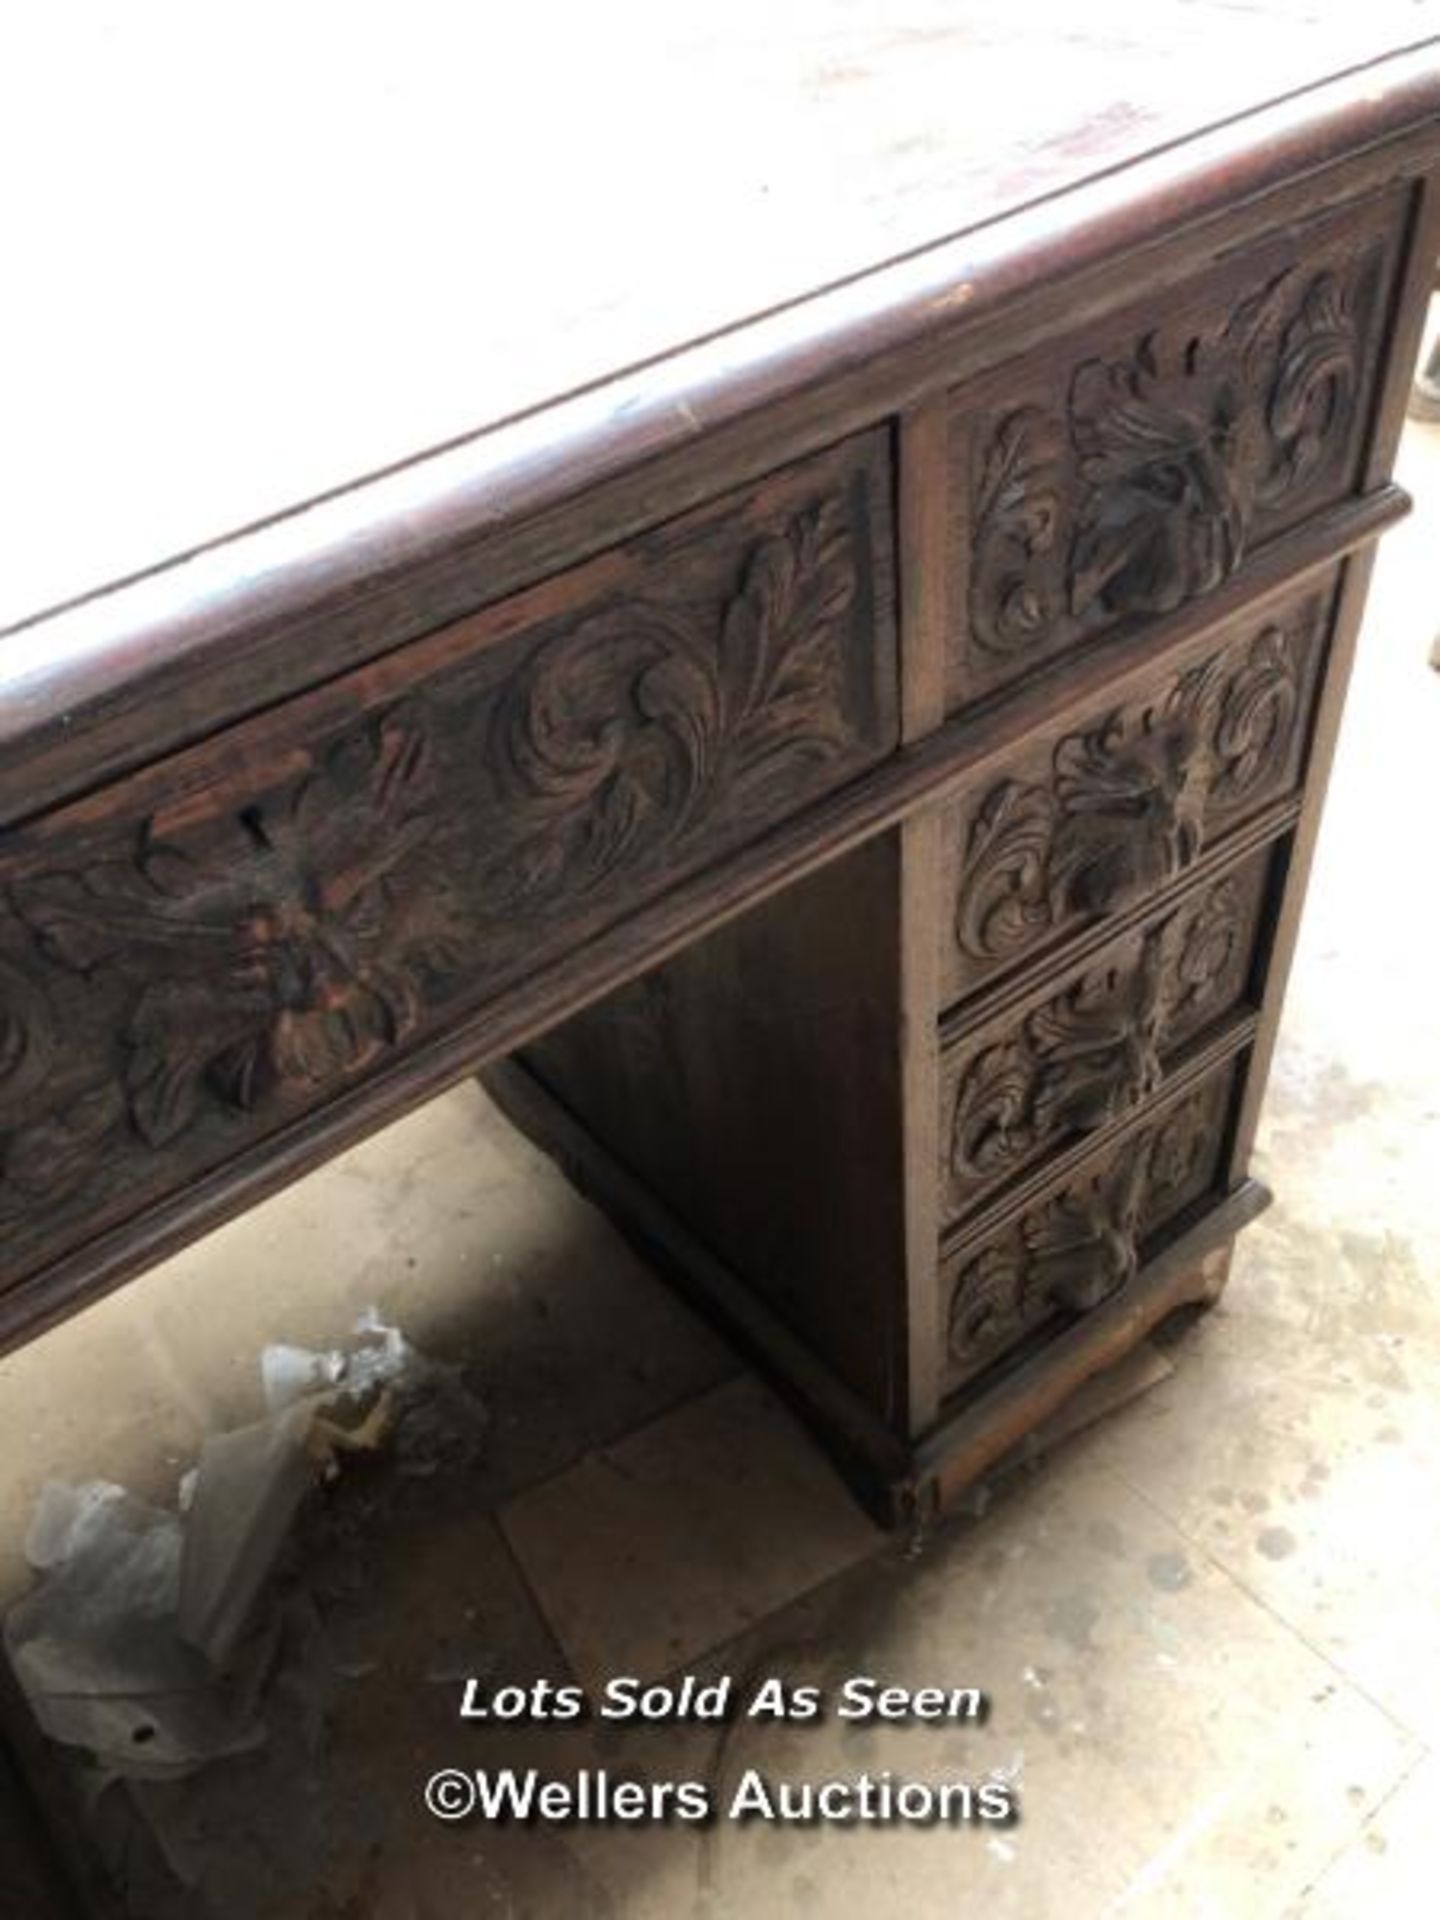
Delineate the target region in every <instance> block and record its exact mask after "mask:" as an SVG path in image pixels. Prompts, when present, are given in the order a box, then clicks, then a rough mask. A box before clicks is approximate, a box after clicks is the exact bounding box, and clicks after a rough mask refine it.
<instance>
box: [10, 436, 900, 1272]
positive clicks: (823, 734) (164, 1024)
mask: <svg viewBox="0 0 1440 1920" xmlns="http://www.w3.org/2000/svg"><path fill="white" fill-rule="evenodd" d="M887 462H888V453H887V450H886V443H885V440H884V437H883V436H882V435H878V434H871V435H866V436H863V437H861V438H859V439H857V440H854V441H851V442H848V443H846V444H845V445H843V446H841V447H838V448H836V449H834V450H832V451H831V452H830V453H827V454H825V455H822V456H819V457H817V458H816V459H814V460H812V461H809V462H806V463H803V464H802V465H801V466H798V467H796V468H793V469H789V470H787V471H786V472H785V473H784V474H781V475H777V476H774V477H773V478H772V479H771V480H769V481H767V482H765V483H763V484H762V485H761V486H760V487H758V488H756V489H755V490H754V491H753V492H752V493H750V494H748V495H746V496H743V497H732V498H730V499H728V500H725V501H721V502H717V503H716V504H715V505H714V506H711V507H708V508H705V509H701V510H699V511H697V512H695V513H692V514H688V515H686V516H685V517H684V518H682V519H680V520H676V521H674V522H672V523H670V524H669V525H667V526H666V527H663V528H660V529H657V530H656V531H655V532H653V533H651V534H648V535H646V536H643V537H642V538H640V539H638V540H636V541H634V542H632V543H631V544H630V545H629V546H628V547H626V548H624V549H621V550H619V551H618V552H617V553H612V554H607V555H605V556H604V557H603V558H602V559H600V560H598V561H596V562H594V563H592V564H591V565H589V566H587V567H583V568H581V569H578V570H577V571H576V572H575V573H574V574H572V575H569V576H564V577H562V578H561V579H560V580H558V581H552V582H548V583H546V584H545V585H544V586H543V587H540V588H537V589H534V590H532V591H531V592H529V593H527V594H522V595H519V596H517V597H516V598H515V599H514V600H512V601H510V602H507V603H504V604H502V605H500V606H498V607H496V608H493V609H490V610H487V611H486V612H485V613H482V614H480V615H477V616H474V617H473V618H472V619H471V620H470V621H466V622H462V623H460V624H459V625H458V626H457V627H456V628H453V629H447V630H445V631H444V632H442V633H440V634H436V635H434V636H432V637H431V638H430V639H429V640H427V641H421V642H419V643H417V644H416V645H415V646H413V647H411V648H408V649H405V650H403V651H402V652H401V653H400V654H398V655H393V656H390V657H389V658H388V659H386V660H384V661H381V662H379V663H377V665H375V666H373V667H369V668H364V669H361V670H360V671H359V672H357V673H355V674H352V675H350V676H348V677H347V678H346V679H345V680H343V681H340V682H338V683H336V684H335V685H334V686H332V687H330V688H326V689H323V690H321V691H319V692H317V693H315V694H312V695H308V696H305V697H304V698H303V699H302V700H299V701H296V702H292V703H290V705H289V706H287V707H285V708H282V709H280V710H279V712H278V714H277V715H276V716H274V718H273V719H270V718H265V719H261V720H258V721H255V722H251V723H247V724H246V725H245V726H244V727H241V728H237V729H235V731H234V733H233V735H232V736H230V737H229V738H228V739H226V740H224V741H222V742H221V743H219V744H218V746H212V747H211V748H210V749H208V751H207V753H206V755H204V756H201V755H198V754H196V755H186V756H180V757H179V758H177V760H176V761H174V762H172V763H169V764H167V765H164V766H162V767H160V768H157V769H151V770H148V771H147V772H146V773H144V774H142V775H139V776H136V777H135V778H134V779H132V780H130V781H127V782H125V783H124V784H123V785H121V786H120V787H118V788H115V789H112V790H109V791H107V792H105V793H103V794H101V795H100V796H99V797H98V798H97V799H95V800H92V801H88V802H84V803H81V804H80V805H79V806H77V807H74V808H71V809H68V810H66V812H65V813H63V814H60V815H56V816H52V817H51V818H50V819H48V820H45V821H42V822H41V823H39V825H38V826H37V827H36V828H35V829H33V830H31V831H30V832H29V833H28V834H26V835H23V836H16V837H15V838H14V839H12V841H11V842H10V843H9V844H8V845H7V846H6V848H5V849H4V858H3V863H0V1235H3V1241H4V1247H5V1265H4V1275H3V1277H4V1279H5V1281H7V1282H8V1281H12V1280H14V1279H16V1278H18V1277H19V1276H20V1275H22V1274H23V1273H24V1272H25V1271H26V1270H27V1268H32V1267H35V1266H38V1265H39V1264H41V1263H42V1262H43V1260H45V1259H47V1258H49V1257H51V1256H53V1255H54V1254H55V1253H57V1252H59V1251H60V1250H61V1249H62V1248H63V1247H64V1246H66V1245H67V1244H72V1243H74V1242H76V1241H78V1240H80V1239H82V1238H86V1237H88V1236H89V1235H90V1234H91V1233H93V1232H94V1231H95V1230H96V1229H97V1228H98V1227H100V1226H102V1225H104V1224H106V1223H107V1222H108V1221H110V1220H112V1219H116V1218H119V1217H122V1216H123V1215H124V1214H125V1213H127V1212H129V1211H132V1210H134V1209H135V1207H136V1206H137V1205H139V1204H141V1203H142V1202H143V1201H144V1200H145V1199H146V1198H147V1197H150V1196H153V1195H157V1194H159V1193H162V1192H163V1191H165V1190H166V1189H167V1188H172V1187H177V1186H180V1185H183V1184H184V1182H185V1181H186V1180H187V1179H190V1178H193V1177H194V1176H195V1174H196V1173H197V1172H199V1171H200V1170H202V1169H205V1168H207V1167H209V1166H213V1165H215V1164H216V1163H218V1162H221V1161H223V1160H224V1159H226V1158H227V1157H229V1156H230V1155H232V1154H233V1153H234V1152H236V1151H237V1150H238V1149H239V1148H241V1147H242V1146H246V1145H248V1144H250V1143H251V1142H253V1141H255V1140H256V1139H258V1138H260V1137H262V1136H263V1135H264V1134H265V1133H267V1132H268V1131H270V1130H271V1129H273V1128H274V1127H276V1126H277V1125H279V1124H281V1123H283V1122H284V1121H285V1120H286V1119H288V1118H290V1117H292V1116H294V1115H296V1114H297V1113H300V1112H302V1111H304V1110H306V1109H308V1108H313V1107H315V1106H317V1105H319V1104H321V1103H323V1102H324V1101H325V1100H326V1099H327V1098H328V1097H330V1096H331V1095H333V1094H334V1093H335V1092H336V1091H338V1090H339V1089H341V1088H342V1087H344V1086H347V1085H349V1084H351V1083H352V1082H354V1081H355V1080H356V1079H357V1078H358V1077H360V1076H363V1075H364V1074H366V1073H367V1072H369V1071H370V1070H372V1069H373V1068H374V1067H375V1066H377V1065H378V1064H380V1063H382V1062H384V1061H385V1060H387V1059H389V1058H391V1057H393V1056H395V1055H396V1054H397V1053H398V1052H399V1051H400V1050H401V1049H403V1048H404V1047H405V1046H406V1045H407V1044H408V1043H410V1042H412V1041H414V1040H416V1039H418V1038H420V1037H422V1036H424V1035H425V1034H426V1033H428V1032H431V1031H434V1030H436V1029H438V1028H440V1027H442V1026H443V1025H444V1024H445V1023H446V1022H447V1021H448V1020H450V1019H453V1018H454V1017H455V1016H456V1015H457V1014H459V1013H460V1012H463V1011H465V1010H467V1009H468V1008H470V1007H472V1006H474V1005H476V1004H477V1003H479V1002H480V1001H481V1000H483V999H485V998H488V997H490V996H491V995H493V994H494V993H495V992H496V991H498V990H500V989H502V988H504V987H506V986H507V985H509V984H511V983H513V982H516V981H517V980H519V979H520V978H521V977H522V976H523V975H525V974H527V973H528V972H530V971H531V970H533V969H534V968H535V967H536V966H537V965H539V964H541V963H543V961H544V960H545V959H546V958H547V957H549V956H551V955H554V954H557V953H558V952H560V951H562V950H565V949H567V948H568V947H570V946H571V945H573V944H574V943H575V942H576V941H578V940H580V939H583V938H584V937H585V936H586V935H587V934H589V933H591V932H593V931H595V930H597V929H599V928H600V927H602V926H604V925H606V924H607V923H610V922H613V921H614V920H616V919H617V918H618V917H620V916H621V915H622V914H623V913H625V912H628V911H632V910H633V909H634V907H635V906H636V905H637V904H638V903H640V902H642V901H643V900H644V899H646V898H647V897H648V896H651V895H654V894H657V893H658V892H660V891H662V890H663V889H664V888H665V887H666V886H667V885H668V884H670V883H671V882H672V881H674V880H675V879H677V878H679V877H681V876H683V875H685V874H687V873H690V872H693V871H694V870H696V869H697V868H698V867H700V866H701V865H703V864H706V863H707V862H709V861H712V860H714V859H715V858H716V857H717V856H719V855H722V854H724V853H725V852H726V851H728V850H729V849H731V848H734V847H737V846H739V845H740V844H742V843H743V842H744V841H746V840H748V839H751V838H753V837H754V836H755V834H756V833H757V832H758V831H760V830H761V829H762V828H763V827H764V826H765V825H767V824H768V823H770V822H772V821H773V820H775V819H777V818H779V817H781V816H783V815H785V814H787V813H789V812H792V811H794V810H795V809H796V808H797V807H800V806H803V805H804V804H806V803H807V802H808V801H810V800H812V799H814V798H815V797H817V796H818V795H820V794H822V793H824V792H826V791H828V790H830V789H833V788H834V787H835V786H837V785H839V784H841V783H843V782H844V781H846V780H847V779H849V778H852V777H853V776H854V775H855V774H856V773H857V772H858V771H860V770H861V769H862V768H864V767H865V766H867V765H870V764H872V763H873V762H874V761H875V760H876V759H878V758H879V757H881V756H882V755H883V754H885V753H886V752H887V751H888V750H889V749H890V748H891V746H892V745H893V741H894V737H895V718H894V707H895V687H894V676H895V657H894V638H893V630H892V611H891V581H890V557H889V542H890V527H889V519H888V514H889V504H888V503H889V476H888V471H887Z"/></svg>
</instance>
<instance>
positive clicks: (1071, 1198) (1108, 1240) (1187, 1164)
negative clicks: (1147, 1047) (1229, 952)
mask: <svg viewBox="0 0 1440 1920" xmlns="http://www.w3.org/2000/svg"><path fill="white" fill-rule="evenodd" d="M1234 1071H1235V1070H1234V1068H1233V1066H1226V1067H1224V1068H1222V1069H1219V1070H1217V1071H1216V1072H1215V1073H1213V1074H1211V1075H1209V1076H1207V1077H1206V1078H1205V1079H1204V1080H1203V1081H1201V1083H1200V1084H1199V1086H1197V1087H1194V1088H1192V1089H1190V1090H1189V1091H1187V1092H1186V1093H1184V1094H1182V1095H1181V1096H1180V1097H1179V1098H1178V1099H1177V1100H1175V1101H1174V1102H1172V1103H1171V1104H1169V1105H1168V1106H1166V1107H1164V1108H1162V1109H1161V1110H1160V1111H1159V1112H1158V1113H1157V1114H1156V1115H1155V1116H1154V1117H1153V1118H1151V1119H1147V1120H1146V1121H1145V1123H1144V1124H1143V1125H1141V1126H1139V1127H1137V1128H1135V1129H1133V1130H1131V1131H1130V1132H1128V1133H1126V1134H1125V1135H1123V1136H1122V1137H1121V1139H1120V1140H1119V1141H1117V1142H1115V1143H1113V1144H1112V1145H1110V1146H1109V1147H1107V1148H1105V1149H1103V1150H1101V1151H1099V1152H1097V1153H1096V1154H1095V1155H1093V1156H1092V1157H1091V1158H1090V1159H1089V1160H1087V1161H1085V1162H1084V1163H1082V1165H1081V1167H1080V1168H1079V1169H1078V1170H1077V1171H1076V1172H1075V1173H1074V1174H1072V1175H1070V1176H1069V1177H1068V1178H1066V1179H1065V1180H1064V1181H1063V1182H1061V1183H1060V1184H1059V1185H1058V1186H1057V1187H1055V1188H1053V1189H1052V1190H1051V1191H1050V1192H1049V1193H1047V1194H1045V1195H1043V1196H1042V1198H1041V1199H1039V1200H1038V1201H1036V1202H1035V1203H1034V1204H1033V1205H1031V1206H1029V1207H1027V1208H1026V1209H1025V1210H1024V1211H1023V1212H1022V1213H1021V1214H1020V1215H1019V1216H1018V1217H1017V1218H1015V1219H1013V1220H1011V1221H1010V1222H1009V1224H1008V1225H1006V1226H1005V1227H1003V1228H1001V1229H1000V1230H999V1231H998V1232H996V1233H994V1234H992V1235H990V1236H989V1237H988V1238H986V1239H985V1240H984V1241H983V1242H982V1243H981V1244H980V1245H979V1246H978V1247H975V1246H969V1245H966V1244H964V1243H962V1244H961V1246H960V1247H958V1248H957V1249H956V1250H955V1251H954V1252H953V1253H952V1254H951V1255H950V1256H949V1257H947V1259H946V1260H945V1261H944V1262H943V1264H942V1276H941V1278H942V1284H941V1302H942V1311H943V1313H944V1326H943V1340H944V1354H945V1385H946V1389H947V1391H954V1390H955V1389H956V1388H957V1387H959V1386H961V1385H963V1384H964V1382H966V1381H967V1380H969V1379H972V1378H973V1377H974V1376H975V1375H976V1374H979V1373H981V1372H983V1371H984V1370H985V1368H986V1367H988V1366H990V1365H991V1364H992V1363H993V1362H995V1361H996V1360H998V1359H999V1358H1000V1357H1001V1356H1002V1355H1003V1354H1004V1353H1005V1352H1006V1351H1007V1349H1009V1348H1012V1347H1014V1346H1015V1345H1016V1344H1017V1343H1018V1342H1019V1341H1021V1340H1023V1339H1024V1338H1025V1337H1026V1336H1027V1335H1028V1334H1031V1333H1033V1332H1035V1331H1036V1330H1037V1329H1039V1328H1041V1327H1043V1326H1045V1325H1046V1324H1047V1323H1049V1322H1052V1321H1053V1322H1055V1323H1056V1324H1057V1326H1059V1325H1064V1324H1067V1323H1068V1322H1069V1321H1070V1320H1073V1319H1074V1317H1075V1316H1076V1315H1078V1314H1083V1313H1087V1312H1089V1311H1090V1310H1091V1309H1092V1308H1094V1307H1098V1306H1099V1305H1100V1304H1101V1303H1102V1302H1103V1301H1105V1300H1107V1299H1109V1298H1110V1297H1111V1295H1112V1294H1115V1293H1118V1292H1120V1291H1121V1290H1122V1289H1123V1288H1124V1287H1126V1286H1128V1285H1129V1283H1130V1281H1131V1280H1132V1279H1133V1278H1134V1277H1135V1275H1136V1273H1137V1272H1138V1271H1139V1269H1140V1267H1141V1266H1142V1265H1143V1263H1144V1261H1145V1260H1146V1258H1147V1257H1149V1254H1150V1252H1151V1251H1152V1248H1153V1246H1154V1245H1155V1244H1157V1243H1158V1237H1159V1236H1160V1234H1161V1232H1162V1230H1163V1229H1164V1228H1165V1227H1166V1226H1167V1225H1169V1223H1170V1222H1172V1221H1174V1220H1175V1219H1176V1217H1177V1216H1178V1215H1179V1214H1181V1213H1182V1212H1184V1210H1185V1209H1186V1208H1187V1207H1189V1206H1191V1205H1192V1204H1193V1203H1194V1202H1196V1201H1197V1200H1199V1199H1200V1198H1201V1196H1202V1195H1204V1194H1205V1193H1206V1192H1207V1191H1208V1190H1209V1189H1210V1188H1211V1186H1212V1185H1213V1184H1214V1182H1215V1179H1216V1177H1217V1173H1218V1170H1219V1163H1220V1150H1221V1147H1222V1145H1223V1141H1224V1133H1225V1121H1226V1115H1227V1112H1228V1108H1229V1097H1230V1090H1231V1086H1232V1084H1233V1078H1234Z"/></svg>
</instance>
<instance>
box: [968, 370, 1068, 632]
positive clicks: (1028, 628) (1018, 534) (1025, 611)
mask: <svg viewBox="0 0 1440 1920" xmlns="http://www.w3.org/2000/svg"><path fill="white" fill-rule="evenodd" d="M1064 475H1065V465H1064V446H1063V437H1062V432H1061V429H1060V427H1059V425H1058V423H1057V422H1056V421H1055V420H1054V418H1053V417H1052V416H1051V415H1049V414H1047V413H1045V412H1044V411H1043V410H1042V409H1041V408H1039V407H1020V408H1017V410H1016V411H1015V412H1014V413H1011V414H1007V415H1006V417H1005V419H1004V420H1002V421H1001V423H1000V425H999V427H998V428H997V429H996V433H995V437H994V439H993V440H992V441H991V443H990V446H989V447H988V449H987V451H986V454H985V460H984V464H983V466H982V469H981V473H980V481H979V487H978V490H977V495H976V503H975V517H976V524H977V527H978V528H979V529H980V537H979V538H978V539H977V541H976V543H975V562H974V564H975V567H976V575H975V578H974V580H973V582H972V587H971V599H972V605H973V608H974V616H975V638H976V639H977V640H978V641H979V643H980V645H981V646H982V647H984V648H986V650H987V651H989V652H991V653H996V654H1002V655H1003V654H1012V653H1022V652H1024V650H1025V649H1026V648H1027V647H1028V646H1030V645H1031V644H1032V643H1033V642H1034V641H1035V640H1036V638H1037V637H1039V636H1040V635H1043V634H1044V633H1045V632H1046V630H1047V629H1048V628H1049V627H1050V626H1051V625H1052V624H1053V622H1054V620H1055V618H1056V615H1057V614H1058V613H1059V612H1060V611H1061V610H1062V609H1063V607H1064V605H1065V544H1064V540H1063V538H1062V533H1063V527H1062V522H1063V517H1064V500H1063V490H1064Z"/></svg>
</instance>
